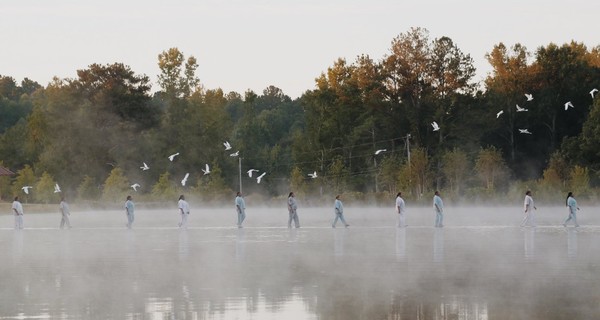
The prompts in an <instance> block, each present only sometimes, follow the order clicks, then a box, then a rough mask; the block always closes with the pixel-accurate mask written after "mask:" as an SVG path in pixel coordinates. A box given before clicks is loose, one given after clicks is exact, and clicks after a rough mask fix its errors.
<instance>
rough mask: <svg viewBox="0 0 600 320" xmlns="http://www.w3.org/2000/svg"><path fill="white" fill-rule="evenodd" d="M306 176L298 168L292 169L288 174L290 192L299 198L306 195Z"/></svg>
mask: <svg viewBox="0 0 600 320" xmlns="http://www.w3.org/2000/svg"><path fill="white" fill-rule="evenodd" d="M306 187H307V184H306V176H305V175H304V173H303V172H302V170H300V168H299V167H294V168H293V169H292V172H291V173H290V191H291V192H294V193H295V194H296V195H297V196H299V197H304V196H305V195H306Z"/></svg>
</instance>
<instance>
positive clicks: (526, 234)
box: [523, 228, 535, 259]
mask: <svg viewBox="0 0 600 320" xmlns="http://www.w3.org/2000/svg"><path fill="white" fill-rule="evenodd" d="M523 247H524V254H525V258H526V259H533V258H534V257H535V228H524V229H523Z"/></svg>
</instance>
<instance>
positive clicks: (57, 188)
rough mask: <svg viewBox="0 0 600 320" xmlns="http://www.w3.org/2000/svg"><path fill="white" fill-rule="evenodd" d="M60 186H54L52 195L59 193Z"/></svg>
mask: <svg viewBox="0 0 600 320" xmlns="http://www.w3.org/2000/svg"><path fill="white" fill-rule="evenodd" d="M60 192H61V191H60V186H59V185H58V183H57V184H55V185H54V193H60Z"/></svg>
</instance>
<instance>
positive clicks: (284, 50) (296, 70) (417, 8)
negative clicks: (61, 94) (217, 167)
mask: <svg viewBox="0 0 600 320" xmlns="http://www.w3.org/2000/svg"><path fill="white" fill-rule="evenodd" d="M598 12H600V1H588V0H586V1H583V0H574V1H556V0H548V1H541V0H531V1H514V0H507V1H490V0H424V1H410V2H409V1H402V0H396V1H392V0H296V1H292V0H277V1H275V0H196V1H193V0H173V1H158V0H143V1H142V0H118V1H117V0H104V1H96V0H92V1H81V0H52V1H43V0H35V1H34V0H19V1H2V2H1V3H0V43H1V45H0V75H4V76H11V77H13V78H14V79H15V80H16V81H18V82H20V81H21V80H23V78H25V77H27V78H29V79H32V80H34V81H37V82H39V83H40V84H42V85H44V86H45V85H47V84H48V83H49V82H50V81H51V80H52V78H53V77H55V76H56V77H59V78H75V77H76V75H77V73H76V72H77V70H79V69H85V68H86V67H87V66H89V65H90V64H93V63H99V64H109V63H115V62H120V63H124V64H126V65H128V66H130V67H131V69H132V70H133V71H134V72H135V73H137V74H145V75H147V76H149V77H150V79H151V80H152V82H153V91H157V90H159V87H158V85H157V82H156V80H157V75H158V74H159V72H160V70H159V68H158V65H157V61H158V54H160V53H161V52H162V51H164V50H167V49H169V48H172V47H177V48H179V50H180V51H182V52H183V54H184V55H185V56H186V57H188V56H190V55H192V56H194V57H196V58H197V60H198V64H199V66H198V69H197V75H198V77H199V78H200V82H201V83H202V84H203V86H204V87H205V88H206V89H216V88H221V89H223V91H225V92H230V91H235V92H238V93H240V94H242V95H243V93H244V92H245V91H247V90H253V91H255V92H256V93H258V94H260V93H262V91H263V90H264V89H265V88H267V87H268V86H270V85H273V86H276V87H278V88H280V89H282V90H283V92H284V93H285V94H286V95H288V96H290V97H291V98H297V97H299V96H301V95H302V93H304V92H305V91H307V90H312V89H314V88H315V78H317V77H318V76H319V75H320V74H321V73H322V72H325V71H326V70H327V68H328V67H331V66H333V63H334V62H335V61H336V60H337V59H338V58H344V59H346V60H347V61H348V63H352V62H354V61H355V59H356V57H357V56H358V55H362V54H365V55H369V56H370V57H371V58H372V59H373V60H375V61H381V60H382V59H383V58H384V57H385V56H386V55H387V54H389V51H390V47H391V42H392V40H393V39H394V38H395V37H397V36H398V35H400V34H402V33H405V32H407V31H409V30H410V28H412V27H422V28H426V29H427V30H429V33H430V37H431V39H435V38H439V37H442V36H447V37H449V38H451V39H452V40H453V41H454V43H455V44H456V45H457V46H458V47H459V48H460V49H461V50H462V51H463V52H464V53H466V54H469V55H471V57H472V58H473V59H474V63H475V67H476V68H477V76H476V78H475V79H474V80H475V81H481V80H482V79H484V78H485V76H486V75H487V74H488V73H489V72H490V71H491V68H490V66H489V64H488V63H487V61H486V60H485V54H486V53H488V52H490V51H491V50H492V48H493V47H494V45H496V44H498V43H500V42H503V43H504V44H506V45H507V46H512V45H514V44H515V43H521V44H523V45H525V46H526V47H527V48H528V49H529V51H531V52H534V51H535V50H536V49H537V48H538V47H540V46H546V45H548V44H549V43H556V44H559V45H560V44H563V43H567V42H570V41H572V40H575V41H577V42H582V43H584V44H585V45H586V46H588V48H591V47H594V46H597V45H600V37H599V36H598V31H599V30H600V19H598Z"/></svg>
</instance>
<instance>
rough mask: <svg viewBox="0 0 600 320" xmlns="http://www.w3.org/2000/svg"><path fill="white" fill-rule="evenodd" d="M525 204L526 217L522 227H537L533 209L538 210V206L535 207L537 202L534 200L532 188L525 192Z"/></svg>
mask: <svg viewBox="0 0 600 320" xmlns="http://www.w3.org/2000/svg"><path fill="white" fill-rule="evenodd" d="M523 206H524V207H525V217H524V218H523V221H522V222H521V227H526V226H530V227H535V217H534V216H533V210H537V208H536V207H535V203H534V202H533V197H532V194H531V190H527V192H525V200H524V201H523Z"/></svg>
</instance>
